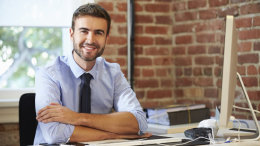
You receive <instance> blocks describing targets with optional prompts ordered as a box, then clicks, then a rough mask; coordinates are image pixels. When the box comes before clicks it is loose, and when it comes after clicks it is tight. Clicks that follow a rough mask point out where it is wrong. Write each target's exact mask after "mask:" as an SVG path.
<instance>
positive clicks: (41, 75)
mask: <svg viewBox="0 0 260 146" xmlns="http://www.w3.org/2000/svg"><path fill="white" fill-rule="evenodd" d="M53 74H54V73H53ZM53 74H52V72H51V71H50V72H49V71H48V73H47V72H46V71H45V70H39V71H37V74H36V77H35V90H36V99H35V107H36V113H38V111H39V110H40V109H42V108H44V107H45V106H47V105H49V104H50V103H59V104H61V105H62V103H61V98H60V96H61V93H60V87H59V83H58V82H57V81H55V80H54V78H53ZM73 130H74V126H73V125H69V124H63V123H59V122H50V123H42V122H39V123H38V127H37V130H36V136H39V137H35V142H36V143H34V144H39V143H48V144H54V143H65V142H66V141H67V140H68V139H69V137H70V136H71V135H72V133H73ZM40 137H41V138H40ZM42 138H43V139H44V141H42Z"/></svg>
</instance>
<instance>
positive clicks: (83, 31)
mask: <svg viewBox="0 0 260 146" xmlns="http://www.w3.org/2000/svg"><path fill="white" fill-rule="evenodd" d="M80 32H81V33H88V31H86V30H82V31H80Z"/></svg>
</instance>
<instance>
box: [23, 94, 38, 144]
mask: <svg viewBox="0 0 260 146" xmlns="http://www.w3.org/2000/svg"><path fill="white" fill-rule="evenodd" d="M37 124H38V122H37V120H36V112H35V93H26V94H23V95H22V96H21V98H20V100H19V133H20V145H21V146H25V145H33V141H34V136H35V132H36V127H37Z"/></svg>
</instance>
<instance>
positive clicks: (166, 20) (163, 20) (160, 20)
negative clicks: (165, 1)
mask: <svg viewBox="0 0 260 146" xmlns="http://www.w3.org/2000/svg"><path fill="white" fill-rule="evenodd" d="M155 23H156V24H169V25H171V24H172V17H171V16H164V15H161V16H156V17H155Z"/></svg>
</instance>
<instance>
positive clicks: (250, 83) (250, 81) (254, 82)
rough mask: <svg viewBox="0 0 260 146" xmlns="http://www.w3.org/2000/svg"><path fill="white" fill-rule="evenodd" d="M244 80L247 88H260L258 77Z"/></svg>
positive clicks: (244, 78)
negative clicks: (259, 86)
mask: <svg viewBox="0 0 260 146" xmlns="http://www.w3.org/2000/svg"><path fill="white" fill-rule="evenodd" d="M242 80H243V82H244V84H245V86H246V87H258V80H257V78H256V77H243V78H242Z"/></svg>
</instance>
